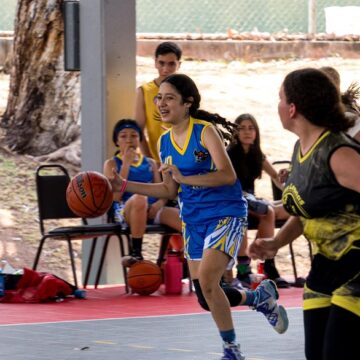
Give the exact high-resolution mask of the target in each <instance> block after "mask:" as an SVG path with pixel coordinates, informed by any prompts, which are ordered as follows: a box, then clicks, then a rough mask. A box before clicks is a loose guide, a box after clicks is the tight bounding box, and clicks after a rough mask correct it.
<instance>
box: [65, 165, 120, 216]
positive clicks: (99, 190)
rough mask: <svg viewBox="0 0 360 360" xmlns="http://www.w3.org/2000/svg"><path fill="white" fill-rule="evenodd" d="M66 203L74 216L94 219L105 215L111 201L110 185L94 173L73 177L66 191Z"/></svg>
mask: <svg viewBox="0 0 360 360" xmlns="http://www.w3.org/2000/svg"><path fill="white" fill-rule="evenodd" d="M66 201H67V203H68V206H69V208H70V209H71V210H72V212H73V213H75V214H76V215H78V216H80V217H83V218H95V217H98V216H101V215H103V214H105V213H106V212H107V211H108V210H109V208H110V206H111V204H112V201H113V193H112V189H111V184H110V182H109V180H108V178H107V177H106V176H104V175H103V174H101V173H99V172H96V171H84V172H81V173H79V174H77V175H76V176H74V177H73V178H72V179H71V181H70V183H69V185H68V187H67V190H66Z"/></svg>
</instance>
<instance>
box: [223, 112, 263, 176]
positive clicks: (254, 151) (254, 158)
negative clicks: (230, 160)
mask: <svg viewBox="0 0 360 360" xmlns="http://www.w3.org/2000/svg"><path fill="white" fill-rule="evenodd" d="M245 120H249V121H250V122H251V123H252V125H253V126H254V128H255V133H256V137H255V140H254V143H253V144H252V145H251V146H250V148H249V152H248V153H246V154H245V151H244V148H243V146H242V144H241V142H240V140H239V136H238V134H239V127H240V126H241V123H242V122H243V121H245ZM234 123H235V124H236V126H237V127H236V130H235V131H234V132H233V134H232V140H231V143H230V145H229V147H228V151H230V152H232V151H236V152H237V153H238V156H239V161H240V162H244V161H242V159H245V157H246V158H247V159H248V160H247V161H246V164H245V166H247V167H250V168H249V169H246V170H245V169H243V171H244V172H247V173H251V174H252V176H253V177H254V178H255V179H257V178H261V174H262V167H263V161H264V154H263V152H262V150H261V146H260V143H261V141H260V129H259V125H258V123H257V121H256V119H255V117H254V116H253V115H251V114H248V113H246V114H241V115H239V116H238V117H237V118H236V119H235V121H234Z"/></svg>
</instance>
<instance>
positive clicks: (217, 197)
mask: <svg viewBox="0 0 360 360" xmlns="http://www.w3.org/2000/svg"><path fill="white" fill-rule="evenodd" d="M207 126H210V123H209V122H207V121H202V120H197V119H193V118H192V117H190V123H189V128H188V133H187V136H186V140H185V143H184V147H183V148H180V147H179V146H178V145H177V144H176V142H175V140H174V138H173V134H172V130H171V129H170V130H168V131H167V132H165V133H164V134H162V135H161V137H160V139H159V148H160V159H161V162H162V163H167V164H173V165H176V166H177V167H178V169H179V170H180V172H181V173H182V174H183V175H184V176H190V175H201V174H207V173H209V172H212V171H216V168H215V165H214V163H213V161H212V158H211V156H210V153H209V151H208V150H207V148H206V147H205V145H204V142H203V133H204V130H205V128H206V127H207ZM178 201H179V207H180V215H181V218H182V220H183V221H184V222H185V223H187V224H201V223H206V222H208V221H211V220H213V219H215V218H224V217H228V216H232V217H246V216H247V204H246V200H245V199H244V198H243V195H242V190H241V185H240V182H239V180H237V181H236V183H235V184H234V185H229V186H218V187H205V186H192V185H184V184H181V185H180V187H179V193H178Z"/></svg>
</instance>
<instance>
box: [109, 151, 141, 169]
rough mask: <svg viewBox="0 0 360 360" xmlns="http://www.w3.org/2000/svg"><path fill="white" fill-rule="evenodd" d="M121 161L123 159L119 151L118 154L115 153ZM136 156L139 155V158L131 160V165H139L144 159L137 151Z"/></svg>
mask: <svg viewBox="0 0 360 360" xmlns="http://www.w3.org/2000/svg"><path fill="white" fill-rule="evenodd" d="M116 156H117V157H118V158H119V159H120V160H121V161H122V162H124V160H123V156H122V155H121V154H120V153H119V154H117V155H116ZM138 156H139V158H138V160H137V161H136V162H132V163H131V166H134V167H139V166H140V165H141V163H142V161H143V159H144V155H143V154H141V153H140V154H139V153H138Z"/></svg>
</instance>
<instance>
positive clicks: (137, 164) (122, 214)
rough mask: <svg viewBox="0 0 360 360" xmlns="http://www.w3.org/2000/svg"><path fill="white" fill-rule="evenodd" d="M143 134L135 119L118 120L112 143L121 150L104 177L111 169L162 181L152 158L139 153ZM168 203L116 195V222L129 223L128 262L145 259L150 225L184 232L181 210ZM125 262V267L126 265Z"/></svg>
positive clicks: (131, 176)
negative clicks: (147, 233) (144, 252)
mask: <svg viewBox="0 0 360 360" xmlns="http://www.w3.org/2000/svg"><path fill="white" fill-rule="evenodd" d="M141 139H142V131H141V129H140V127H139V125H138V124H137V122H136V121H135V120H131V119H122V120H119V121H118V122H117V123H116V125H115V127H114V131H113V141H114V144H115V146H117V147H118V148H119V151H118V152H117V153H116V155H115V156H113V157H112V158H110V159H108V160H106V161H105V163H104V174H105V175H106V176H108V177H110V176H112V170H113V169H116V172H117V173H118V174H119V175H120V176H121V177H122V178H123V179H128V180H132V181H138V182H141V183H153V182H160V180H161V177H160V173H159V171H158V169H157V165H156V163H155V161H154V160H153V159H150V158H148V157H146V156H143V155H142V154H141V153H140V151H139V144H140V141H141ZM165 203H166V200H164V199H156V198H154V197H146V196H143V195H137V194H133V193H131V192H128V191H126V192H124V193H115V194H114V202H113V205H112V211H113V217H114V221H116V222H118V223H127V224H128V225H129V227H130V231H131V242H132V250H131V253H130V258H128V257H127V258H126V259H124V260H126V263H129V264H131V263H133V262H134V261H135V260H142V259H143V257H142V253H141V250H142V241H143V235H144V233H145V228H146V224H147V222H148V221H149V220H150V221H153V222H154V223H156V224H159V223H161V224H164V225H167V226H170V227H172V228H173V229H176V230H177V231H179V232H181V221H180V219H179V210H178V209H177V208H170V207H166V206H165ZM126 263H125V264H126Z"/></svg>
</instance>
